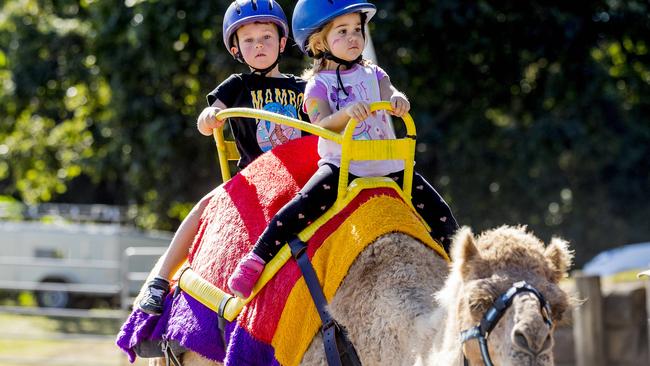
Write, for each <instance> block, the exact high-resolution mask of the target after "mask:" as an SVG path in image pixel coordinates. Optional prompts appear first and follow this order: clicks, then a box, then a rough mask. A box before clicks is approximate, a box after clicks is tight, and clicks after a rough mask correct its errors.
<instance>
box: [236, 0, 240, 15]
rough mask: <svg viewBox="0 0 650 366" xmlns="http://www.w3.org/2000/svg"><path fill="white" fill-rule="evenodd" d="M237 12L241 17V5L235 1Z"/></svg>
mask: <svg viewBox="0 0 650 366" xmlns="http://www.w3.org/2000/svg"><path fill="white" fill-rule="evenodd" d="M235 4H236V5H235V11H236V12H237V15H241V6H239V3H238V2H237V1H235Z"/></svg>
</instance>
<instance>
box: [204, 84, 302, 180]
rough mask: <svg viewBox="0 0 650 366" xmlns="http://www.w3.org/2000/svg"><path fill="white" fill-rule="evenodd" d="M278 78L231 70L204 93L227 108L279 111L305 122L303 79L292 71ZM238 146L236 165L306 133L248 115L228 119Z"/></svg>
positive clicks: (209, 101)
mask: <svg viewBox="0 0 650 366" xmlns="http://www.w3.org/2000/svg"><path fill="white" fill-rule="evenodd" d="M285 76H286V77H282V78H270V77H263V76H260V75H256V74H233V75H231V76H230V77H229V78H228V79H226V80H224V81H223V82H222V83H221V84H220V85H219V86H217V87H216V88H215V89H214V90H213V91H211V92H210V93H209V94H208V95H207V99H208V105H212V103H214V102H215V101H216V100H217V99H219V100H220V101H222V102H223V104H225V105H226V106H227V107H228V108H233V107H247V108H255V109H262V110H266V111H269V112H275V113H279V114H283V115H285V116H289V117H293V118H297V119H299V120H302V121H307V122H309V117H308V116H307V115H306V114H305V113H304V112H303V111H302V102H303V98H304V92H305V85H306V81H304V80H303V79H301V78H298V77H295V76H293V75H285ZM229 123H230V128H231V129H232V132H233V135H234V137H235V143H236V144H237V150H239V155H240V157H241V158H240V159H239V162H238V163H237V166H238V167H239V168H242V169H243V168H244V167H246V166H247V165H248V164H250V162H252V161H253V160H255V159H256V158H257V157H258V156H260V155H261V154H262V153H264V152H266V151H268V150H270V149H271V148H273V147H274V146H277V145H281V144H283V143H285V142H287V141H289V140H293V139H297V138H299V137H301V136H303V135H305V134H306V133H304V132H302V131H300V130H298V129H295V128H291V127H287V126H283V125H276V124H275V123H272V122H269V121H264V120H257V119H255V120H253V119H252V118H231V119H230V120H229Z"/></svg>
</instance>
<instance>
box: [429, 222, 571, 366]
mask: <svg viewBox="0 0 650 366" xmlns="http://www.w3.org/2000/svg"><path fill="white" fill-rule="evenodd" d="M451 253H452V260H453V262H452V263H453V264H452V269H451V273H450V276H449V279H448V280H447V282H446V284H445V288H444V289H443V290H442V291H441V292H440V293H439V294H438V299H439V301H441V302H442V303H446V305H447V306H446V307H447V310H448V312H455V314H454V315H452V316H451V317H450V319H453V321H455V322H456V323H457V325H456V326H455V327H452V328H454V329H455V330H454V331H466V330H471V329H472V328H474V327H476V326H477V324H479V323H480V322H481V319H482V318H484V316H485V314H486V312H488V311H490V310H491V311H492V314H493V315H494V313H495V310H497V309H498V308H499V307H500V306H498V305H497V306H496V307H494V306H495V301H496V300H497V299H501V300H504V298H505V299H507V301H508V303H509V306H507V307H505V309H503V310H498V311H496V312H497V313H499V314H500V315H501V317H500V318H499V317H498V316H497V317H496V318H497V319H495V321H494V322H492V323H493V324H492V325H493V328H491V329H489V331H488V332H487V333H486V334H485V338H484V339H486V340H487V351H488V353H489V357H490V358H491V360H492V362H493V364H494V365H499V366H511V365H530V366H551V365H553V356H552V348H553V330H554V327H555V324H557V322H558V321H560V320H561V318H562V315H563V314H564V312H565V311H566V310H567V309H568V308H569V303H570V300H569V297H568V295H567V294H566V293H565V292H564V291H563V290H562V289H560V287H559V284H558V283H559V281H560V279H561V278H563V277H564V276H565V273H566V271H567V269H568V268H569V266H570V265H571V261H572V259H573V253H572V252H571V251H570V250H569V248H568V244H567V243H566V242H565V241H563V240H561V239H557V238H554V239H552V240H551V242H550V243H549V245H548V246H546V247H545V246H544V244H543V243H542V242H541V241H540V240H539V239H538V238H536V237H535V236H534V235H532V234H531V233H528V232H526V228H525V227H510V226H502V227H499V228H497V229H494V230H490V231H486V232H484V233H483V234H481V235H480V236H478V237H475V236H474V235H473V234H472V232H471V230H470V229H469V228H462V229H461V230H459V231H458V233H457V235H456V237H455V239H454V242H453V244H452V249H451ZM521 281H525V283H526V284H527V285H525V286H527V287H526V289H523V290H522V289H517V290H515V289H514V288H513V285H514V284H517V283H518V284H517V285H516V286H520V287H521V286H522V283H521ZM519 290H521V291H519ZM445 297H446V298H445ZM544 302H546V303H547V306H543V305H544ZM492 318H494V316H488V317H487V319H492ZM484 323H485V320H484ZM479 329H481V328H475V329H474V330H475V331H478V330H479ZM485 329H486V327H485V326H484V327H483V330H485ZM470 333H472V332H466V334H464V335H467V334H470ZM475 334H476V332H474V335H475ZM458 337H460V334H458ZM479 338H480V337H479ZM462 347H463V348H462V351H463V354H464V356H465V357H466V358H467V359H468V360H469V363H470V365H484V364H485V363H484V362H485V361H484V356H482V352H481V349H480V346H479V339H478V338H472V339H468V340H466V341H465V342H464V343H463V345H462Z"/></svg>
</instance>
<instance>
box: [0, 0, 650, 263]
mask: <svg viewBox="0 0 650 366" xmlns="http://www.w3.org/2000/svg"><path fill="white" fill-rule="evenodd" d="M281 4H282V5H283V7H284V9H285V11H286V12H287V15H288V16H289V17H290V14H291V10H292V7H293V5H294V2H287V1H281ZM375 4H376V5H377V7H378V9H379V11H378V13H377V15H376V17H375V18H374V19H373V20H372V22H371V24H370V29H371V34H372V38H373V41H374V45H375V48H376V51H377V55H378V59H379V63H380V65H381V66H382V67H384V68H385V69H386V70H387V71H388V73H389V74H390V75H391V79H392V81H393V83H394V84H395V85H396V86H398V87H399V88H401V89H403V90H404V91H405V92H406V94H407V95H408V96H409V98H410V100H411V105H412V114H413V116H414V118H415V120H416V123H417V124H418V129H419V130H418V170H419V171H421V172H422V173H424V175H426V176H428V178H429V179H430V180H431V181H432V182H433V183H434V185H435V186H436V187H437V188H438V189H439V190H440V191H441V193H443V194H444V195H445V197H446V198H447V199H448V201H449V203H450V204H451V206H452V208H453V210H454V212H455V213H456V215H457V218H458V220H459V222H460V223H461V224H467V225H471V226H472V227H473V228H474V229H475V230H476V231H480V230H483V229H486V228H489V227H493V226H495V225H500V224H503V223H508V224H527V225H529V227H530V228H531V229H533V230H534V231H535V232H536V233H538V234H540V235H541V236H542V237H545V238H548V237H550V236H551V235H560V236H563V237H565V238H567V239H570V240H571V241H572V242H573V243H574V245H575V246H576V247H577V248H578V253H577V254H578V256H577V261H578V262H579V263H581V262H583V261H584V260H586V259H587V258H589V257H590V256H591V255H593V254H594V253H595V252H597V251H599V250H601V249H603V248H605V247H609V246H613V245H620V244H624V243H627V242H634V241H642V240H647V239H648V237H650V225H648V218H649V217H650V204H649V203H650V202H649V201H650V200H649V199H648V197H647V196H648V195H647V192H649V191H650V173H649V171H650V169H649V168H650V163H649V162H648V156H650V151H649V150H650V123H649V122H648V120H647V117H646V116H647V115H648V113H647V112H648V101H649V100H650V98H649V96H650V95H649V94H650V90H649V86H650V60H649V56H648V44H647V41H646V38H647V34H648V31H649V28H650V22H648V20H647V13H648V3H647V2H646V1H639V0H631V1H625V2H622V1H590V2H587V3H584V2H582V3H571V2H568V3H566V4H564V3H563V4H559V3H557V4H555V3H548V2H543V1H532V2H521V1H505V2H503V1H501V2H496V1H471V2H470V1H460V0H445V1H435V2H430V1H404V2H395V1H376V2H375ZM227 5H228V2H227V1H224V2H204V1H196V0H191V1H173V0H149V1H144V0H125V1H124V2H111V1H96V0H95V1H93V0H83V1H72V0H65V1H63V0H59V1H53V0H10V1H8V2H4V3H3V5H0V6H1V8H0V9H1V11H0V84H1V87H0V159H1V160H0V187H2V192H3V193H7V194H10V195H12V196H14V197H15V198H18V199H20V200H23V201H26V202H43V201H59V202H99V203H111V204H120V205H132V206H133V207H137V208H138V215H137V220H138V225H140V226H142V227H157V228H164V229H172V228H174V227H175V225H176V224H177V222H178V221H177V220H178V219H179V218H181V217H182V216H183V215H184V213H186V212H187V209H188V208H189V207H191V204H192V202H194V201H196V200H197V199H198V198H199V197H200V196H201V195H202V194H204V193H205V192H207V191H208V190H210V189H211V188H212V187H213V186H214V185H216V184H218V183H220V181H219V175H218V167H217V164H216V158H215V155H216V154H215V149H214V146H213V143H212V141H211V140H210V139H209V138H204V137H202V136H200V135H199V134H198V133H197V132H196V130H195V121H196V116H197V115H198V113H199V112H200V111H201V109H202V108H203V107H204V106H205V94H206V93H207V92H209V91H210V90H211V89H212V88H214V87H215V86H216V85H217V84H218V83H219V82H220V81H221V80H223V79H224V78H225V77H227V76H228V75H229V74H231V73H233V72H242V71H245V68H244V67H243V66H242V65H239V64H238V63H237V62H235V61H234V60H233V59H232V58H231V57H230V55H229V54H228V53H227V52H226V51H225V49H224V47H223V45H222V40H221V21H222V14H223V12H224V11H225V8H226V6H227ZM305 64H306V60H305V59H304V58H302V57H301V55H300V54H299V52H298V51H297V49H296V48H295V47H290V49H289V51H288V54H286V55H285V57H284V60H283V65H284V66H283V69H284V71H286V72H292V73H298V74H299V73H300V70H301V68H302V67H303V66H304V65H305Z"/></svg>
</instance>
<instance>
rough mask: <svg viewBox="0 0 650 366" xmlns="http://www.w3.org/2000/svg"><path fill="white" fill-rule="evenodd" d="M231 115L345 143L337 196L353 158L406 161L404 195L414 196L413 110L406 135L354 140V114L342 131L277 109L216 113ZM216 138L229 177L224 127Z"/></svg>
mask: <svg viewBox="0 0 650 366" xmlns="http://www.w3.org/2000/svg"><path fill="white" fill-rule="evenodd" d="M379 110H392V107H391V105H390V102H375V103H371V104H370V111H371V112H375V111H379ZM232 117H242V118H252V119H258V120H266V121H271V122H274V123H277V124H281V125H285V126H289V127H294V128H297V129H299V130H302V131H306V132H309V133H311V134H312V135H316V136H319V137H322V138H325V139H328V140H331V141H334V142H336V143H338V144H340V145H341V146H342V148H341V150H342V151H341V172H340V175H339V189H338V200H341V199H342V198H343V197H344V196H345V192H346V190H347V187H348V172H349V170H350V161H351V160H403V161H404V184H403V185H402V190H403V192H404V195H405V197H407V198H410V197H411V185H412V182H413V161H414V156H415V123H414V122H413V118H412V117H411V115H410V114H408V113H406V114H405V115H404V116H402V120H403V121H404V125H405V126H406V137H405V138H402V139H396V140H358V141H357V140H353V139H352V137H353V134H354V129H355V127H356V126H357V124H358V123H359V121H357V120H356V119H354V118H351V119H350V121H349V122H348V124H347V125H346V127H345V130H344V131H343V134H338V133H336V132H333V131H330V130H328V129H325V128H323V127H320V126H317V125H313V124H311V123H307V122H304V121H301V120H298V119H295V118H291V117H287V116H284V115H281V114H278V113H273V112H268V111H264V110H259V109H253V108H228V109H224V110H222V111H220V112H219V113H217V118H218V119H227V118H232ZM214 139H215V142H216V144H217V151H218V153H219V165H220V167H221V176H222V178H223V181H224V182H225V181H227V180H229V179H230V177H231V174H230V167H229V166H228V154H227V148H226V142H225V140H224V138H223V127H220V128H216V129H214Z"/></svg>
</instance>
